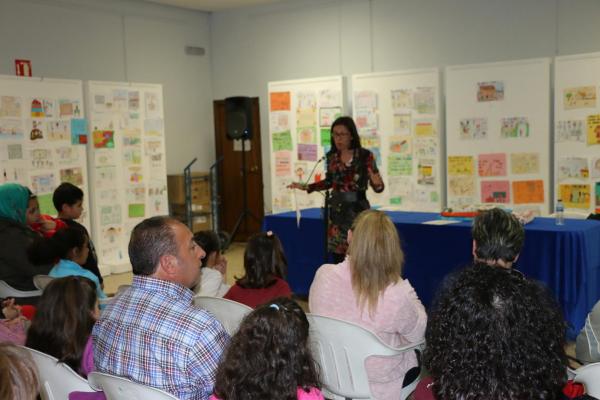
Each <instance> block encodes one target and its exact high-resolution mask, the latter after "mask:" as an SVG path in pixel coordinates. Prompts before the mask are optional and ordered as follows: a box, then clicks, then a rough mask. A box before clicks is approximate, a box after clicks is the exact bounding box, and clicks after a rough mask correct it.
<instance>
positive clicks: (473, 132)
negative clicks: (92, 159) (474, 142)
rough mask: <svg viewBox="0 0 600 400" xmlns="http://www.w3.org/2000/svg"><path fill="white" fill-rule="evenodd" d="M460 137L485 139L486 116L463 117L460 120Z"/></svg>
mask: <svg viewBox="0 0 600 400" xmlns="http://www.w3.org/2000/svg"><path fill="white" fill-rule="evenodd" d="M459 123H460V138H461V139H467V140H469V139H485V138H487V134H488V133H487V119H486V118H465V119H461V120H460V122H459Z"/></svg>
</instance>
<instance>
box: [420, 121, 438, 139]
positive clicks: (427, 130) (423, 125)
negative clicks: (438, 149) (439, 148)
mask: <svg viewBox="0 0 600 400" xmlns="http://www.w3.org/2000/svg"><path fill="white" fill-rule="evenodd" d="M414 132H415V136H418V137H423V136H435V135H436V134H437V132H436V129H435V124H434V121H432V120H417V121H415V131H414Z"/></svg>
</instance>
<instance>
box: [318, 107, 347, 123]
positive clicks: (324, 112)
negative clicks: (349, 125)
mask: <svg viewBox="0 0 600 400" xmlns="http://www.w3.org/2000/svg"><path fill="white" fill-rule="evenodd" d="M341 116H342V109H341V108H340V107H326V108H325V107H321V108H320V109H319V126H325V127H330V126H331V125H332V124H333V121H335V120H336V119H337V118H338V117H341Z"/></svg>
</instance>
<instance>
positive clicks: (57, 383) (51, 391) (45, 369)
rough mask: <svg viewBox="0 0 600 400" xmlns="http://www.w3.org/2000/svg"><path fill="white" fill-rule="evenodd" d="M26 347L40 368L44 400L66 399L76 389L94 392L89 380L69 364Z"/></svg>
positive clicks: (41, 389) (41, 392)
mask: <svg viewBox="0 0 600 400" xmlns="http://www.w3.org/2000/svg"><path fill="white" fill-rule="evenodd" d="M24 349H27V351H29V353H30V354H31V356H32V357H33V361H34V362H35V365H36V366H37V368H38V372H39V375H40V395H41V396H42V400H65V399H67V398H68V397H69V393H71V392H74V391H78V392H94V389H92V388H91V387H90V385H89V384H88V381H87V380H86V379H84V378H82V377H81V376H80V375H79V374H77V373H76V372H75V371H73V370H72V369H71V368H70V367H69V366H68V365H66V364H64V363H61V362H59V361H58V360H57V359H56V358H54V357H52V356H50V355H48V354H44V353H42V352H41V351H37V350H34V349H30V348H28V347H24Z"/></svg>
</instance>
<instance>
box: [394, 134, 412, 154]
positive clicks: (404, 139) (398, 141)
mask: <svg viewBox="0 0 600 400" xmlns="http://www.w3.org/2000/svg"><path fill="white" fill-rule="evenodd" d="M389 143H390V152H391V153H398V154H404V155H412V145H411V143H412V136H410V135H406V136H405V135H392V136H390V137H389Z"/></svg>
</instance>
